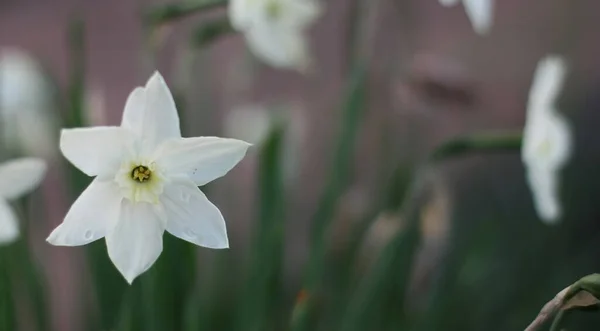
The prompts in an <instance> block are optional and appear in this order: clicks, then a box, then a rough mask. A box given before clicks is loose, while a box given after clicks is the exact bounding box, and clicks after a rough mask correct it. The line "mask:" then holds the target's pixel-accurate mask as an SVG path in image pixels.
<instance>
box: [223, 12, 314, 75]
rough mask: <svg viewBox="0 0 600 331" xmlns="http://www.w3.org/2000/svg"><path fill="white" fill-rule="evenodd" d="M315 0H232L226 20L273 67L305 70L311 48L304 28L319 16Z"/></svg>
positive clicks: (307, 65) (252, 49)
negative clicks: (228, 20)
mask: <svg viewBox="0 0 600 331" xmlns="http://www.w3.org/2000/svg"><path fill="white" fill-rule="evenodd" d="M320 12H321V8H320V6H319V4H318V3H317V2H316V0H232V1H231V3H230V5H229V19H230V21H231V25H232V26H233V28H234V29H235V30H237V31H240V32H242V33H244V35H245V37H246V41H247V43H248V47H249V48H250V50H251V51H252V52H253V53H254V55H256V56H257V57H258V58H260V59H261V60H262V61H264V62H265V63H267V64H269V65H271V66H273V67H276V68H288V69H297V70H300V71H306V70H308V69H309V68H310V65H311V63H310V62H311V60H310V51H309V46H308V39H307V36H306V29H307V28H308V26H310V25H311V24H312V23H313V22H314V21H315V20H316V18H317V17H318V16H319V14H320Z"/></svg>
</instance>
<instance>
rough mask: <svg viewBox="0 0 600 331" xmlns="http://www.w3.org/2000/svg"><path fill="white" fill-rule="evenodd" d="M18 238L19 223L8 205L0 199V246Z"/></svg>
mask: <svg viewBox="0 0 600 331" xmlns="http://www.w3.org/2000/svg"><path fill="white" fill-rule="evenodd" d="M18 237H19V223H18V221H17V217H16V216H15V213H14V212H13V210H12V208H11V207H10V206H9V204H8V203H7V202H6V201H5V200H4V199H0V244H9V243H11V242H13V241H15V240H16V239H17V238H18Z"/></svg>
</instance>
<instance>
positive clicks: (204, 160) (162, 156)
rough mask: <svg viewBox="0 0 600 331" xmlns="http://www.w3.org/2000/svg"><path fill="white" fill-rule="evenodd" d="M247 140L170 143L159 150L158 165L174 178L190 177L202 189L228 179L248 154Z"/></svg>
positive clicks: (187, 140) (193, 140)
mask: <svg viewBox="0 0 600 331" xmlns="http://www.w3.org/2000/svg"><path fill="white" fill-rule="evenodd" d="M249 146H250V144H248V143H247V142H245V141H241V140H237V139H228V138H217V137H195V138H180V139H172V140H169V141H166V142H165V143H163V144H162V145H160V146H159V148H158V150H157V151H156V160H157V163H158V164H159V165H160V166H161V167H163V168H164V169H166V171H167V173H169V174H171V175H181V174H185V175H188V176H189V177H190V178H191V179H192V181H193V182H194V183H195V184H196V185H198V186H202V185H204V184H206V183H208V182H210V181H213V180H215V179H217V178H219V177H221V176H224V175H225V174H226V173H227V172H229V170H231V169H232V168H233V167H234V166H235V165H236V164H237V163H238V162H240V160H241V159H242V158H243V157H244V155H246V151H247V150H248V147H249Z"/></svg>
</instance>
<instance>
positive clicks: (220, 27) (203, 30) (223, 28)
mask: <svg viewBox="0 0 600 331" xmlns="http://www.w3.org/2000/svg"><path fill="white" fill-rule="evenodd" d="M233 31H234V30H233V27H232V26H231V23H230V22H229V19H228V18H216V19H213V20H211V21H208V22H203V23H201V24H200V25H199V26H198V27H197V28H196V29H195V30H194V31H193V32H192V46H193V47H195V48H199V47H203V46H204V45H206V44H209V43H211V42H212V41H214V40H216V39H217V38H219V37H220V36H222V35H224V34H228V33H231V32H233Z"/></svg>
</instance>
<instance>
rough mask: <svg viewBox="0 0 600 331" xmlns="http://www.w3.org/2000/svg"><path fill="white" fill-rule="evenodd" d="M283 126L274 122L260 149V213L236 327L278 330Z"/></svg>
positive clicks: (281, 239) (281, 244)
mask: <svg viewBox="0 0 600 331" xmlns="http://www.w3.org/2000/svg"><path fill="white" fill-rule="evenodd" d="M283 138H284V128H283V126H282V125H275V126H274V127H273V128H272V130H271V133H270V134H269V136H268V137H267V139H266V141H265V143H264V145H263V147H262V149H261V151H260V165H259V175H258V179H259V194H258V196H259V201H258V205H259V206H260V207H259V215H258V220H257V221H258V222H257V223H256V225H255V234H254V238H253V243H252V247H251V257H250V259H249V271H248V278H247V281H246V284H245V285H246V287H245V291H244V294H243V297H242V299H241V302H242V303H241V305H240V311H239V317H240V318H239V320H238V322H239V323H238V329H239V330H248V331H262V330H269V329H281V328H282V325H278V326H277V327H274V326H273V325H270V324H271V323H275V324H279V323H281V318H277V316H281V315H282V314H283V312H282V311H281V308H280V307H281V297H282V293H281V285H282V279H281V274H282V265H283V249H284V224H285V223H284V221H285V212H284V204H285V201H284V189H283V180H282V167H281V160H282V148H283Z"/></svg>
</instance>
